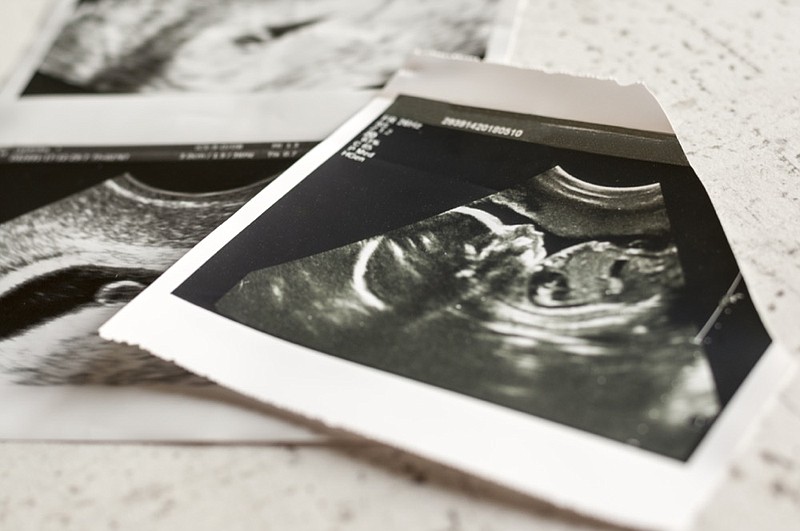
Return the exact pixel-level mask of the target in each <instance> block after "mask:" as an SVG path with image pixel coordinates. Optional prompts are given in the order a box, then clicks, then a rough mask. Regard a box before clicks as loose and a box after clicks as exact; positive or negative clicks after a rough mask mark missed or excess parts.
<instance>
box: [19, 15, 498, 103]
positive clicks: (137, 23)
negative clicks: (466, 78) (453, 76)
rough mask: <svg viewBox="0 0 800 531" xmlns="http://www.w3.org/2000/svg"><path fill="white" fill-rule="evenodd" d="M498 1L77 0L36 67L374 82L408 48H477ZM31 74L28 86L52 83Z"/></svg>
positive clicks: (52, 72) (267, 86)
mask: <svg viewBox="0 0 800 531" xmlns="http://www.w3.org/2000/svg"><path fill="white" fill-rule="evenodd" d="M495 4H496V1H495V0H490V1H486V0H457V1H449V2H428V1H425V0H377V1H372V2H365V3H355V2H350V1H345V0H305V1H295V0H225V1H223V0H92V1H84V2H82V3H80V4H79V5H78V7H77V8H76V11H75V13H74V15H73V16H72V18H71V19H70V20H69V22H68V23H67V25H66V26H65V28H64V29H63V31H62V32H61V33H60V34H59V36H58V37H57V39H56V41H55V42H54V45H53V46H52V48H51V50H50V51H49V53H48V54H47V56H46V57H45V59H44V61H43V63H42V65H41V66H40V68H39V75H38V77H39V80H41V78H42V76H44V77H46V78H49V79H52V80H55V81H56V82H57V83H60V84H64V85H65V86H68V87H71V89H70V90H71V91H79V92H112V93H113V92H116V93H130V92H184V91H198V92H254V91H272V90H282V89H356V88H370V87H377V86H381V85H383V84H384V83H385V82H386V80H387V79H388V77H389V76H390V75H391V74H392V73H393V72H394V71H395V70H396V69H397V68H399V67H400V65H401V64H402V62H403V61H404V59H405V57H406V56H407V55H408V54H409V53H411V52H412V51H413V50H414V49H430V50H437V51H440V52H458V53H462V54H470V55H482V54H483V53H484V52H485V47H486V42H487V40H488V36H489V31H490V25H491V23H492V20H493V18H494V12H495ZM34 81H35V82H36V81H37V78H34ZM33 85H35V83H34V84H32V85H31V87H29V89H28V90H27V91H26V92H29V93H30V92H48V91H59V90H56V89H52V88H51V89H41V88H36V89H34V87H33Z"/></svg>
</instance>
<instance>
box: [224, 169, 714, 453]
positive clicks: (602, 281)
mask: <svg viewBox="0 0 800 531" xmlns="http://www.w3.org/2000/svg"><path fill="white" fill-rule="evenodd" d="M554 183H556V184H555V185H554ZM554 189H555V191H556V192H555V194H553V193H552V192H553V190H554ZM567 190H569V191H570V192H571V193H570V194H569V195H568V194H567V193H566V191H567ZM575 191H577V192H575ZM556 194H557V195H556ZM578 197H580V198H581V199H576V198H578ZM590 198H591V199H590ZM559 200H561V201H576V200H579V201H580V200H582V201H584V203H583V206H584V207H585V206H587V205H588V206H590V208H589V209H587V208H584V209H583V212H585V214H583V217H584V218H590V217H592V214H593V213H594V212H595V211H597V210H600V211H602V210H606V211H609V210H619V211H623V212H626V213H627V214H628V216H627V219H625V217H620V218H611V219H609V222H608V223H591V224H584V223H583V221H581V220H578V219H575V218H572V219H567V220H563V221H562V220H560V219H558V218H557V217H556V216H553V215H552V214H549V215H548V214H545V215H542V214H541V213H542V212H548V208H544V209H537V208H535V205H536V204H537V203H541V202H542V201H545V202H552V201H559ZM577 206H579V207H580V206H581V205H577ZM504 218H505V219H506V220H505V221H504ZM581 225H585V228H583V229H581V230H580V231H579V232H580V234H578V233H575V232H576V231H575V227H576V226H581ZM565 229H566V230H565ZM547 232H549V233H556V234H558V233H561V235H563V233H564V232H572V233H573V234H570V236H571V237H572V238H575V240H576V242H575V243H573V244H572V245H570V246H568V247H566V248H563V249H560V250H557V251H555V252H553V251H551V250H549V249H548V248H547V245H546V244H545V233H547ZM620 238H622V239H623V240H624V241H619V240H620ZM615 240H616V241H615ZM682 288H684V279H683V274H682V271H681V267H680V264H679V261H678V255H677V249H676V247H675V244H674V242H673V241H672V240H671V238H670V234H669V222H668V219H667V216H666V210H665V208H664V204H663V199H662V198H661V196H660V192H659V186H658V185H657V184H653V185H649V186H646V187H641V188H632V189H625V188H623V189H609V188H606V187H599V186H596V185H591V184H589V183H584V182H581V181H580V180H578V179H575V178H574V177H572V176H570V175H569V174H567V173H566V172H564V171H563V170H562V169H560V168H554V169H552V170H550V171H548V172H545V173H543V174H541V175H539V176H536V177H534V178H533V179H531V180H530V181H528V182H526V183H525V184H524V185H522V186H518V187H515V188H512V189H509V190H506V191H503V192H500V193H497V194H494V195H491V196H489V197H487V198H485V199H481V200H479V201H476V202H473V203H469V204H467V205H464V206H460V207H457V208H454V209H452V210H449V211H447V212H445V213H443V214H440V215H438V216H435V217H432V218H428V219H426V220H422V221H420V222H417V223H414V224H412V225H409V226H406V227H403V228H400V229H396V230H394V231H391V232H389V233H386V234H383V235H381V236H375V237H372V238H369V239H366V240H363V241H360V242H356V243H353V244H350V245H347V246H344V247H340V248H338V249H333V250H330V251H327V252H324V253H321V254H318V255H314V256H310V257H307V258H303V259H300V260H297V261H293V262H288V263H285V264H281V265H277V266H273V267H271V268H267V269H263V270H259V271H255V272H252V273H250V274H248V275H247V276H245V277H244V278H243V279H242V280H241V281H240V282H239V283H238V284H237V285H236V286H235V287H234V288H233V289H232V290H231V291H230V292H228V293H227V294H226V295H225V296H224V297H222V298H221V299H220V301H219V303H218V304H217V308H218V310H219V312H220V313H221V314H222V315H226V316H229V317H231V318H233V319H235V320H237V321H239V322H242V323H244V324H248V325H250V326H253V327H255V328H258V329H259V330H263V331H265V332H268V333H270V334H273V335H276V336H278V337H281V338H284V339H288V340H290V341H293V342H295V343H299V344H302V345H305V346H309V347H311V348H314V349H317V350H320V351H323V352H328V353H332V354H336V355H337V356H340V357H342V358H345V359H349V360H354V361H359V362H364V363H367V364H369V365H371V366H376V367H379V368H382V369H385V370H389V371H391V372H394V373H397V374H402V375H406V376H410V377H412V378H415V379H419V380H422V381H427V382H432V383H436V384H439V385H444V386H445V387H447V388H449V389H453V390H458V391H461V392H464V393H466V394H469V395H473V396H477V397H480V398H484V399H487V400H489V401H491V402H494V403H498V404H503V405H508V406H510V407H513V408H515V409H521V410H524V411H528V412H531V413H536V414H543V415H544V416H546V417H548V418H552V419H557V420H560V421H562V422H564V423H567V424H570V425H573V426H579V427H584V428H586V429H588V430H589V431H593V432H595V433H602V434H604V435H608V436H610V437H613V438H616V439H621V438H632V437H631V436H628V435H626V434H627V433H630V431H631V428H633V431H634V432H636V433H638V436H639V438H644V439H647V440H648V441H650V442H651V443H652V444H656V445H663V444H664V443H663V440H669V441H670V442H672V441H674V440H675V439H676V438H679V437H685V436H686V435H689V436H691V435H692V431H699V430H701V429H702V422H701V421H702V420H704V419H706V420H707V419H710V418H712V417H713V416H714V415H716V414H717V412H718V411H719V404H718V401H717V397H716V393H715V388H714V381H713V378H712V375H711V372H710V369H709V366H708V363H707V361H706V359H705V357H704V356H703V353H702V350H701V348H700V347H699V346H698V345H696V344H695V343H694V342H693V338H694V337H695V335H696V334H697V329H696V328H695V326H694V325H693V324H692V323H690V322H688V321H686V320H685V319H681V318H680V316H676V315H675V313H674V307H675V305H676V304H677V303H678V302H679V301H680V299H681V290H682ZM275 316H281V317H280V318H279V319H276V318H275ZM422 353H424V354H425V356H424V362H423V361H422V359H420V358H421V354H422ZM654 369H655V370H654ZM633 381H636V382H637V384H636V385H630V383H631V382H633ZM606 388H607V389H615V391H614V392H612V393H603V392H598V391H602V390H604V389H606ZM645 390H646V391H645ZM579 404H590V407H585V408H578V407H577V406H578V405H579ZM609 420H610V422H609Z"/></svg>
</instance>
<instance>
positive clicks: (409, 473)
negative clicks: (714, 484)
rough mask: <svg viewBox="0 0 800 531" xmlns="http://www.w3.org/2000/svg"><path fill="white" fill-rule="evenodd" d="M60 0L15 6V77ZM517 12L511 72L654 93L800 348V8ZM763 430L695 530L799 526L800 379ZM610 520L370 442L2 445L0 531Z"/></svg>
mask: <svg viewBox="0 0 800 531" xmlns="http://www.w3.org/2000/svg"><path fill="white" fill-rule="evenodd" d="M47 4H48V0H3V6H2V7H3V18H4V23H3V26H4V28H12V30H9V31H3V32H0V70H1V69H2V68H3V67H5V66H6V65H8V64H10V63H11V62H13V60H14V58H15V56H16V54H17V53H18V51H19V50H20V49H22V47H24V44H23V43H22V40H21V39H22V37H21V36H24V35H26V32H29V31H30V28H32V27H35V25H36V23H37V22H36V21H37V20H38V18H37V17H38V16H39V14H40V13H42V12H43V11H44V10H46V9H47V8H48V5H47ZM520 17H521V24H520V28H519V33H518V37H517V39H516V40H515V41H514V43H513V47H512V53H511V54H510V57H509V59H510V60H511V61H513V62H515V63H517V64H523V65H526V66H531V67H539V68H544V69H547V70H554V71H562V72H568V73H576V74H588V75H595V76H602V77H614V78H617V79H619V80H622V81H626V82H629V81H636V80H641V81H644V82H645V83H646V84H647V85H648V87H649V88H650V89H651V90H653V92H654V93H655V94H656V95H657V97H658V98H659V100H660V101H661V103H662V104H663V105H664V106H665V108H666V110H667V112H668V114H669V116H670V117H671V119H672V121H673V124H674V126H675V128H676V130H677V133H678V135H679V137H680V139H681V142H682V143H683V145H684V148H685V149H686V151H687V154H688V155H689V158H690V161H691V162H692V165H693V167H694V168H695V170H696V171H697V173H698V174H699V176H700V178H701V179H702V180H703V182H704V183H705V185H706V187H707V188H708V191H709V194H710V196H711V198H712V200H713V202H714V204H715V206H716V207H717V208H718V210H719V216H720V218H721V220H722V222H723V225H724V227H725V229H726V231H727V233H728V236H729V239H730V241H731V245H732V247H733V249H734V252H735V253H736V255H737V257H738V258H739V260H740V262H741V265H742V268H743V270H744V274H745V277H746V279H747V281H748V283H749V285H750V287H751V291H752V293H753V297H754V299H755V300H756V303H757V305H758V307H759V308H760V310H761V311H762V314H763V316H764V319H765V321H766V324H767V326H768V327H769V329H770V330H771V331H772V333H773V334H774V335H775V336H776V337H777V338H779V339H780V340H781V341H782V342H784V343H785V344H787V345H788V346H789V348H790V349H791V350H792V352H793V353H794V354H796V355H800V331H798V327H796V326H794V323H795V322H796V320H797V318H796V316H797V315H798V311H799V310H800V231H798V230H797V228H796V224H797V222H798V220H800V182H799V181H798V179H800V155H799V154H800V139H798V136H797V133H796V132H797V126H798V123H800V120H799V118H800V96H798V88H800V68H798V66H799V65H798V57H800V54H798V52H799V51H800V32H798V31H797V29H796V28H797V27H798V23H800V4H798V3H796V2H792V1H791V0H784V1H774V2H758V1H756V0H747V1H740V2H730V1H728V2H726V1H723V0H715V1H703V2H699V1H686V2H681V3H678V2H662V3H653V2H645V1H636V0H619V1H615V2H600V1H599V0H561V1H558V2H556V1H555V0H553V1H539V0H536V1H534V0H530V1H524V2H523V4H522V6H521V10H520ZM10 406H11V405H10V404H5V405H4V407H10ZM754 424H755V425H754V430H753V436H752V438H751V440H749V441H748V442H747V443H746V444H745V445H744V446H743V448H742V451H741V454H740V456H739V457H738V459H737V462H736V465H735V466H734V467H733V468H732V469H731V470H730V473H729V477H728V480H727V481H726V482H725V483H724V484H722V485H721V486H720V488H719V489H718V491H717V492H716V493H715V494H714V495H713V496H712V498H711V499H710V500H709V501H708V503H707V505H706V507H705V509H704V510H703V512H702V514H701V515H700V517H699V520H698V522H697V523H696V526H695V528H696V529H698V530H701V529H702V530H730V529H798V528H800V379H796V380H795V381H794V382H792V384H791V385H790V386H789V387H788V388H787V389H786V390H784V391H783V392H782V393H781V395H780V397H779V398H778V399H777V401H776V403H775V404H774V405H773V408H772V409H771V410H770V412H769V413H768V414H767V415H766V417H765V418H763V419H761V420H760V421H759V422H757V423H754ZM598 527H602V526H601V524H599V523H597V522H588V521H584V520H581V519H579V518H577V517H574V516H571V515H566V514H563V513H560V512H558V511H556V510H553V509H551V508H548V507H546V506H544V505H542V504H539V503H536V502H533V501H531V500H528V499H525V498H521V497H518V496H516V495H513V494H511V493H508V492H504V491H502V490H500V489H497V488H493V487H491V486H488V485H486V484H483V483H481V482H479V481H477V480H474V479H471V478H469V477H466V476H463V475H461V474H458V473H454V472H451V471H445V470H440V469H437V468H436V467H433V466H431V465H429V464H425V463H421V462H418V461H415V460H413V459H411V458H409V457H407V456H403V455H401V454H399V453H397V452H394V451H392V450H389V449H385V448H382V447H377V446H374V445H369V444H365V443H360V442H347V441H338V442H331V443H329V444H321V445H298V446H293V447H289V446H285V445H283V446H238V447H237V446H170V445H136V444H121V445H120V444H116V445H115V444H93V445H86V444H44V443H29V444H24V443H2V444H0V529H76V530H78V529H79V530H91V529H170V530H175V529H192V530H195V529H219V528H225V529H339V530H343V531H352V530H359V529H397V530H400V529H402V530H405V529H422V530H431V531H433V530H437V531H438V530H472V529H474V530H500V529H503V530H508V529H544V530H577V529H586V528H589V529H593V528H598Z"/></svg>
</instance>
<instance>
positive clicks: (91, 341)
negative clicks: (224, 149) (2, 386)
mask: <svg viewBox="0 0 800 531" xmlns="http://www.w3.org/2000/svg"><path fill="white" fill-rule="evenodd" d="M261 187H262V184H260V183H256V184H254V185H250V186H247V187H244V188H239V189H235V190H227V191H222V192H214V193H203V194H190V193H178V192H166V191H162V190H157V189H154V188H152V187H150V186H147V185H145V184H143V183H141V182H140V181H137V180H136V179H135V178H133V177H131V176H129V175H123V176H120V177H117V178H114V179H109V180H106V181H104V182H101V183H100V184H98V185H96V186H94V187H92V188H89V189H87V190H85V191H82V192H79V193H77V194H74V195H72V196H69V197H67V198H65V199H62V200H60V201H57V202H55V203H51V204H49V205H46V206H44V207H41V208H38V209H36V210H33V211H31V212H28V213H27V214H24V215H22V216H19V217H16V218H14V219H12V220H10V221H7V222H6V223H4V224H1V225H0V311H2V319H1V320H0V378H2V379H3V380H5V381H10V382H15V383H23V384H62V383H104V384H132V383H146V382H162V383H163V382H184V383H190V382H191V383H199V382H202V381H203V380H202V379H200V378H198V377H196V376H193V375H190V374H189V373H187V372H185V371H183V370H182V369H179V368H177V367H175V366H173V365H172V364H169V363H167V362H165V361H163V360H160V359H159V358H156V357H154V356H150V355H149V354H146V353H144V352H142V351H140V350H138V349H136V348H134V347H123V346H120V345H116V344H113V343H110V342H107V341H104V340H102V339H101V338H100V337H99V336H98V335H97V329H98V327H99V326H100V325H101V324H103V323H104V322H105V321H106V320H108V319H109V318H110V317H111V316H112V315H113V314H114V313H116V311H117V310H119V309H120V308H121V307H122V306H123V305H124V304H125V303H126V302H127V301H129V300H130V299H131V298H133V297H134V296H135V295H136V294H138V293H139V292H140V291H141V290H142V289H143V288H144V287H145V286H146V285H147V284H149V283H150V282H151V281H153V280H154V279H155V278H156V277H157V276H158V275H159V274H160V273H161V272H163V271H164V270H165V269H166V268H167V267H168V266H170V265H171V264H172V263H173V262H174V261H176V260H177V259H178V258H179V257H180V256H181V255H182V254H183V253H185V252H186V251H187V250H188V249H189V248H191V247H192V245H194V244H195V243H197V241H199V240H200V239H201V238H202V237H204V236H205V235H206V234H207V233H209V232H211V230H213V229H214V228H215V227H216V226H217V225H218V224H219V223H221V222H222V221H223V220H224V219H225V218H227V217H228V216H229V215H230V214H232V213H233V212H234V211H235V210H236V209H238V208H239V207H240V206H241V205H242V204H244V202H246V201H247V200H248V199H249V198H250V197H252V196H253V195H254V194H255V193H256V192H258V191H259V190H260V188H261Z"/></svg>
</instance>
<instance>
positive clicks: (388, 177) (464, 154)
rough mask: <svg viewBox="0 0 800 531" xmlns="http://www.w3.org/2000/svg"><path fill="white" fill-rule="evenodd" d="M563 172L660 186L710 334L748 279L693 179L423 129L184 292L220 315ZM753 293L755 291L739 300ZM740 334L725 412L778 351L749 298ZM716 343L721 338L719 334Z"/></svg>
mask: <svg viewBox="0 0 800 531" xmlns="http://www.w3.org/2000/svg"><path fill="white" fill-rule="evenodd" d="M554 165H560V166H561V167H562V168H564V169H565V170H566V171H567V172H569V173H570V174H572V175H574V176H575V177H577V178H579V179H582V180H585V181H589V182H593V183H596V184H601V185H607V186H638V185H642V184H647V183H654V182H658V183H660V185H661V187H662V191H663V194H664V198H665V202H666V205H667V210H668V215H669V218H670V223H671V226H672V229H673V235H674V238H675V240H676V243H677V246H678V249H679V257H680V260H681V264H682V266H683V270H684V275H685V278H686V282H687V293H691V295H692V300H691V304H686V305H683V306H682V307H681V308H680V310H679V311H680V312H681V317H682V318H684V319H685V318H689V319H692V320H693V321H694V322H695V323H696V325H697V327H698V329H699V328H701V327H702V326H703V325H704V324H705V322H706V321H707V319H708V318H709V316H710V315H711V314H712V313H713V311H714V310H715V308H716V307H717V305H718V303H719V301H720V298H721V297H722V295H723V294H724V293H725V292H726V291H727V290H728V288H729V286H730V285H731V282H732V281H733V280H734V278H735V277H736V275H737V273H738V266H737V264H736V262H735V259H734V257H733V254H732V252H731V250H730V248H729V246H728V243H727V240H726V238H725V235H724V233H723V231H722V228H721V226H720V224H719V221H718V219H717V217H716V214H715V213H714V211H713V208H712V206H711V204H710V202H709V199H708V196H707V194H706V193H705V190H704V189H703V188H702V185H701V184H700V182H699V180H698V179H697V177H696V176H695V174H694V172H693V171H692V169H691V168H689V167H688V166H677V165H669V164H662V163H655V162H647V161H641V160H633V159H625V158H619V157H612V156H606V155H597V154H591V153H586V152H578V151H572V150H565V149H559V148H554V147H549V146H543V145H539V144H532V143H527V142H520V141H514V140H509V139H505V138H497V137H491V136H486V135H481V134H476V133H467V132H464V131H456V130H452V129H446V128H442V127H437V126H431V125H425V126H423V128H422V129H421V130H414V129H404V128H399V127H395V128H394V132H393V133H392V135H391V136H388V137H382V138H381V144H380V146H379V147H378V148H377V149H376V155H375V156H374V158H372V159H369V160H368V161H367V162H363V163H360V162H356V161H353V160H350V159H347V158H344V157H341V156H338V155H335V156H333V157H332V158H330V159H329V160H327V161H326V162H325V163H323V164H322V165H321V166H320V167H319V168H317V169H316V170H315V171H314V172H312V173H311V174H310V175H309V176H308V177H307V178H306V179H304V180H303V181H302V182H301V183H300V184H298V185H297V186H296V187H295V188H294V189H293V190H292V191H291V192H290V193H289V194H287V196H285V197H284V198H283V199H281V200H280V201H278V202H277V203H276V204H275V205H273V206H272V207H271V208H270V209H268V210H267V211H265V212H264V213H263V214H262V215H261V216H260V217H259V218H257V219H256V220H255V221H254V222H253V223H252V224H250V225H249V226H248V227H246V228H245V229H244V230H243V231H242V232H241V233H240V234H239V235H237V236H236V237H235V238H233V239H232V240H231V241H230V242H229V243H228V244H227V245H226V246H225V247H224V248H223V249H221V250H220V251H219V252H218V253H217V254H216V255H215V256H213V257H211V258H210V259H209V260H208V261H207V262H206V263H205V264H204V265H203V266H202V267H200V268H199V269H198V270H197V271H196V272H195V273H194V274H193V275H192V276H191V277H189V278H188V279H187V280H186V281H185V282H184V283H183V284H182V285H181V286H179V287H178V288H177V289H176V290H175V291H174V294H175V295H177V296H179V297H181V298H183V299H185V300H187V301H189V302H191V303H193V304H196V305H198V306H201V307H203V308H205V309H207V310H209V311H212V312H214V311H215V309H214V304H215V303H216V302H217V301H218V300H219V299H220V298H221V297H222V296H223V295H224V294H225V293H226V292H227V291H228V290H230V289H231V288H232V287H233V286H234V285H235V284H236V283H237V282H238V281H239V280H241V279H242V278H243V277H244V276H245V275H247V274H248V273H250V272H251V271H255V270H258V269H262V268H266V267H270V266H274V265H278V264H281V263H285V262H289V261H292V260H296V259H299V258H303V257H306V256H311V255H314V254H317V253H320V252H323V251H326V250H330V249H334V248H337V247H340V246H343V245H346V244H349V243H353V242H356V241H359V240H362V239H365V238H368V237H371V236H375V235H379V234H383V233H385V232H387V231H389V230H392V229H395V228H398V227H402V226H405V225H408V224H411V223H413V222H416V221H419V220H421V219H425V218H428V217H430V216H433V215H436V214H438V213H441V212H444V211H447V210H449V209H451V208H454V207H456V206H459V205H463V204H466V203H469V202H471V201H474V200H476V199H479V198H482V197H485V196H487V195H490V194H492V193H494V192H496V191H499V190H503V189H506V188H508V187H511V186H514V185H516V184H519V183H521V182H524V181H525V180H527V179H529V178H531V177H533V176H535V175H537V174H539V173H542V172H544V171H546V170H548V169H550V168H552V167H553V166H554ZM741 291H742V292H743V293H744V294H746V288H744V287H743V288H742V290H741ZM747 301H748V302H747V304H743V305H739V307H738V308H737V316H738V322H737V326H736V327H728V328H726V329H725V330H724V337H725V341H714V342H712V344H711V345H709V346H708V347H707V348H706V350H707V355H708V358H709V361H710V362H711V366H712V371H713V373H714V378H715V380H716V383H717V388H718V392H719V396H720V400H721V402H722V403H723V404H725V403H727V402H728V401H729V400H730V398H731V396H732V395H733V393H734V392H735V390H736V389H737V388H738V387H739V385H740V384H741V382H742V381H743V380H744V378H745V376H746V375H747V374H748V373H749V371H750V369H751V368H752V367H753V365H754V364H755V362H756V361H757V360H758V358H759V357H760V355H761V354H762V353H763V351H764V350H765V348H766V346H767V345H768V344H769V342H770V339H769V336H768V334H767V333H766V331H765V330H764V328H763V326H762V324H761V322H760V320H759V318H758V315H757V313H756V312H755V310H754V309H753V307H752V304H751V303H750V302H749V298H748V299H747ZM715 333H717V331H715Z"/></svg>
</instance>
